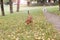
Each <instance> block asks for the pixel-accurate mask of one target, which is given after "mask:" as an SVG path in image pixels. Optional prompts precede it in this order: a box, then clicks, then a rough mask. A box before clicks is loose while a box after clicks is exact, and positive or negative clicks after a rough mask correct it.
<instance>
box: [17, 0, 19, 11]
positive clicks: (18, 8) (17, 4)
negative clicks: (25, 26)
mask: <svg viewBox="0 0 60 40" xmlns="http://www.w3.org/2000/svg"><path fill="white" fill-rule="evenodd" d="M19 6H20V0H17V12H19Z"/></svg>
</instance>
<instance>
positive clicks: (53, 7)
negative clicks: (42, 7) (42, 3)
mask: <svg viewBox="0 0 60 40" xmlns="http://www.w3.org/2000/svg"><path fill="white" fill-rule="evenodd" d="M47 9H48V11H49V12H51V13H53V14H56V15H59V16H60V11H59V7H58V6H51V7H47Z"/></svg>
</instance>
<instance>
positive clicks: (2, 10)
mask: <svg viewBox="0 0 60 40" xmlns="http://www.w3.org/2000/svg"><path fill="white" fill-rule="evenodd" d="M0 1H1V12H2V16H5V13H4V6H3V0H0Z"/></svg>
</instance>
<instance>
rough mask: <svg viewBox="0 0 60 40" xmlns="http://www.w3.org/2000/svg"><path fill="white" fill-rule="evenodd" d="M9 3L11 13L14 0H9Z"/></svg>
mask: <svg viewBox="0 0 60 40" xmlns="http://www.w3.org/2000/svg"><path fill="white" fill-rule="evenodd" d="M9 4H10V13H13V2H12V0H9Z"/></svg>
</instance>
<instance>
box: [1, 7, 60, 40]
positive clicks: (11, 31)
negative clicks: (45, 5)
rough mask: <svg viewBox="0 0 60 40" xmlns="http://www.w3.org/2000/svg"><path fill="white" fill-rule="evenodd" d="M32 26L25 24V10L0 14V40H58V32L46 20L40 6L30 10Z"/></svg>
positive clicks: (59, 37) (59, 39)
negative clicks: (4, 14)
mask: <svg viewBox="0 0 60 40" xmlns="http://www.w3.org/2000/svg"><path fill="white" fill-rule="evenodd" d="M30 13H31V15H32V16H33V26H31V25H25V20H26V18H27V10H24V11H20V12H18V13H17V12H15V13H14V14H9V15H6V16H0V40H60V35H59V33H58V32H57V31H56V30H55V28H54V27H53V25H52V24H50V23H49V22H47V20H46V19H45V16H44V15H43V12H42V8H40V7H38V8H34V9H31V10H30Z"/></svg>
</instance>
